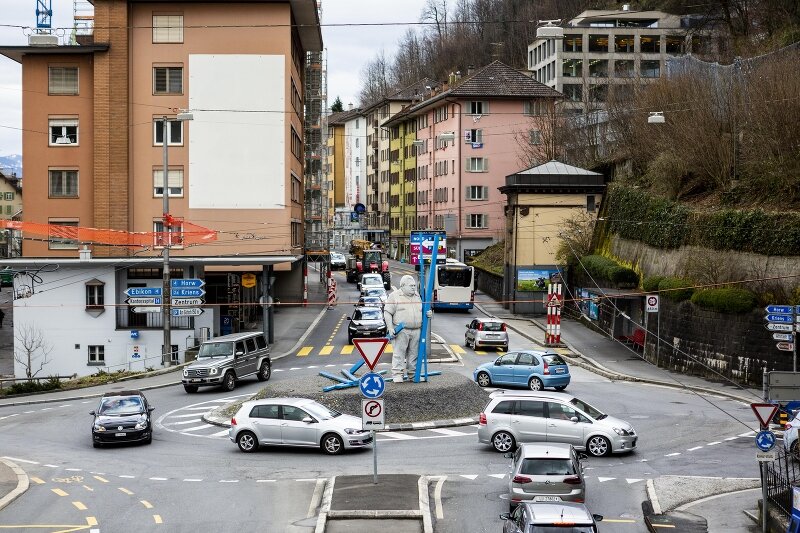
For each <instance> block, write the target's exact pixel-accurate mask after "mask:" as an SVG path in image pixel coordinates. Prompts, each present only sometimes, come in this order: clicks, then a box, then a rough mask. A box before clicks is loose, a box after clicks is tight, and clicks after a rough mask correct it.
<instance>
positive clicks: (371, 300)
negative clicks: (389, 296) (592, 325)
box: [356, 296, 386, 309]
mask: <svg viewBox="0 0 800 533" xmlns="http://www.w3.org/2000/svg"><path fill="white" fill-rule="evenodd" d="M384 303H386V300H384V299H382V298H380V297H379V296H359V298H358V303H356V307H380V308H381V309H382V308H383V304H384Z"/></svg>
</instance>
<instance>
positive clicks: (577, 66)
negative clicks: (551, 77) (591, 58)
mask: <svg viewBox="0 0 800 533" xmlns="http://www.w3.org/2000/svg"><path fill="white" fill-rule="evenodd" d="M561 75H562V76H563V77H565V78H580V77H582V76H583V60H582V59H565V60H564V61H563V63H562V64H561Z"/></svg>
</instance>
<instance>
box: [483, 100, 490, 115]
mask: <svg viewBox="0 0 800 533" xmlns="http://www.w3.org/2000/svg"><path fill="white" fill-rule="evenodd" d="M483 114H484V115H488V114H489V102H483Z"/></svg>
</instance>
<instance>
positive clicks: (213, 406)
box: [183, 404, 223, 411]
mask: <svg viewBox="0 0 800 533" xmlns="http://www.w3.org/2000/svg"><path fill="white" fill-rule="evenodd" d="M222 405H223V404H219V405H217V404H208V405H201V406H198V407H184V408H183V411H210V410H212V409H216V408H217V407H220V406H222Z"/></svg>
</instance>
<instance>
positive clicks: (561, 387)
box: [555, 385, 567, 391]
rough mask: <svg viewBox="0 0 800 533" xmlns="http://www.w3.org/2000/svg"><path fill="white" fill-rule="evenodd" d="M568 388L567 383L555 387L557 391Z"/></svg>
mask: <svg viewBox="0 0 800 533" xmlns="http://www.w3.org/2000/svg"><path fill="white" fill-rule="evenodd" d="M566 388H567V386H566V385H559V386H558V387H555V389H556V390H557V391H562V390H564V389H566Z"/></svg>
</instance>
